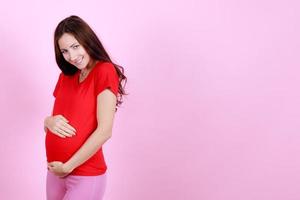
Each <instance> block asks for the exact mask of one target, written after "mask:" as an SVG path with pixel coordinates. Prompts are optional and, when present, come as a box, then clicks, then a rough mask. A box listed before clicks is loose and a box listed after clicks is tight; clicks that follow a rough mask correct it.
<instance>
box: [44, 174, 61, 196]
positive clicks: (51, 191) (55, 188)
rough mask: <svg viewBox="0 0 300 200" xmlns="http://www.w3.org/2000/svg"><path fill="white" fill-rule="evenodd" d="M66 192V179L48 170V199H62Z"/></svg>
mask: <svg viewBox="0 0 300 200" xmlns="http://www.w3.org/2000/svg"><path fill="white" fill-rule="evenodd" d="M65 193H66V188H65V179H62V178H59V177H58V176H56V175H54V174H53V173H52V172H50V171H49V170H48V172H47V179H46V196H47V200H62V199H63V197H64V196H65Z"/></svg>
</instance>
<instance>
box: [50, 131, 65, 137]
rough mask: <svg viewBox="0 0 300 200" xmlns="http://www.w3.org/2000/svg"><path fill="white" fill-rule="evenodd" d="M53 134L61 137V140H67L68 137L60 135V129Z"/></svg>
mask: <svg viewBox="0 0 300 200" xmlns="http://www.w3.org/2000/svg"><path fill="white" fill-rule="evenodd" d="M53 133H55V135H57V136H59V137H61V138H66V136H64V135H63V134H61V133H60V130H59V129H57V130H55V131H53Z"/></svg>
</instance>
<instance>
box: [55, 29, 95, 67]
mask: <svg viewBox="0 0 300 200" xmlns="http://www.w3.org/2000/svg"><path fill="white" fill-rule="evenodd" d="M58 46H59V48H60V51H61V53H62V55H63V57H64V58H65V60H66V61H67V62H69V63H70V64H72V65H74V66H75V67H77V68H78V69H84V68H86V67H87V65H88V64H89V62H90V60H91V58H90V56H89V54H88V53H87V52H86V51H85V49H84V48H83V46H82V45H80V44H79V42H78V41H77V40H76V39H75V37H74V36H73V35H72V34H69V33H64V34H63V35H62V36H61V38H60V39H59V40H58Z"/></svg>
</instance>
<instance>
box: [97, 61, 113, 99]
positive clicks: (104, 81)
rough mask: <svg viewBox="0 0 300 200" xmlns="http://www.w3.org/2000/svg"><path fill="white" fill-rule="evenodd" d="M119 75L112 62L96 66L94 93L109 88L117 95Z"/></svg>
mask: <svg viewBox="0 0 300 200" xmlns="http://www.w3.org/2000/svg"><path fill="white" fill-rule="evenodd" d="M118 87H119V77H118V74H117V71H116V69H115V67H114V65H113V64H112V63H103V64H101V65H100V66H98V67H97V70H96V74H95V95H96V96H97V95H98V94H100V93H101V92H102V91H103V90H105V89H107V88H109V89H110V90H111V91H112V92H113V93H114V94H115V95H116V96H117V95H118Z"/></svg>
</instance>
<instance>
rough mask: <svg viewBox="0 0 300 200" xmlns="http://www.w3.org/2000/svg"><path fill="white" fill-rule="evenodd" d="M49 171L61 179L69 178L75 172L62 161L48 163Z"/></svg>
mask: <svg viewBox="0 0 300 200" xmlns="http://www.w3.org/2000/svg"><path fill="white" fill-rule="evenodd" d="M48 169H49V171H50V172H52V173H54V174H55V175H56V176H59V177H61V178H63V177H65V176H67V175H68V174H70V173H71V172H72V171H73V169H71V168H69V167H68V166H66V165H65V164H64V163H62V162H60V161H53V162H50V163H48Z"/></svg>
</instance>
